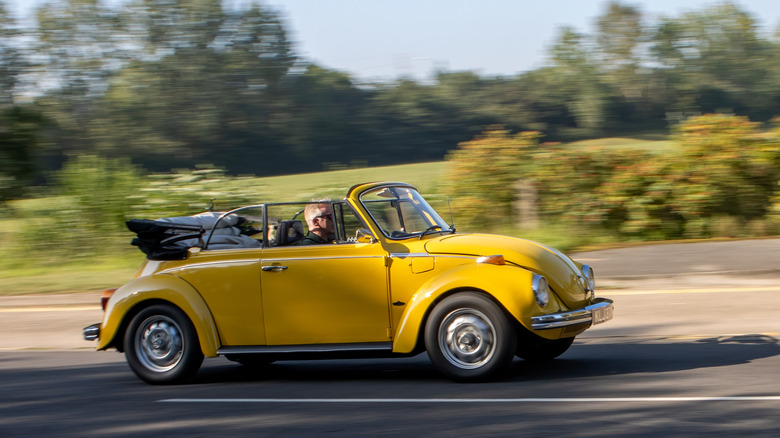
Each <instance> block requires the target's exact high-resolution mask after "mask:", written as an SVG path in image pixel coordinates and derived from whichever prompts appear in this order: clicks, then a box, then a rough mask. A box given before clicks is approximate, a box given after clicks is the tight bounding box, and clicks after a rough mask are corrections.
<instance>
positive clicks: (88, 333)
mask: <svg viewBox="0 0 780 438" xmlns="http://www.w3.org/2000/svg"><path fill="white" fill-rule="evenodd" d="M84 339H85V340H87V341H94V340H95V339H100V323H99V322H96V323H95V324H92V325H90V326H87V327H84Z"/></svg>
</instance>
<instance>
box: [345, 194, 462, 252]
mask: <svg viewBox="0 0 780 438" xmlns="http://www.w3.org/2000/svg"><path fill="white" fill-rule="evenodd" d="M360 202H361V203H362V204H363V206H364V207H365V208H366V210H368V212H369V214H371V217H372V218H373V219H374V221H375V222H376V223H377V225H379V227H380V228H381V229H382V233H384V235H385V236H387V237H390V238H394V239H404V238H408V237H411V236H415V235H416V236H422V235H423V234H425V233H426V232H448V233H449V232H454V230H453V229H452V228H451V227H450V226H449V225H447V222H445V221H444V219H442V218H441V217H440V216H439V215H438V213H436V211H435V210H434V209H433V208H432V207H431V206H430V205H428V203H427V202H426V201H425V199H423V197H422V196H420V194H419V193H417V191H416V190H414V189H412V188H409V187H379V188H376V189H374V190H371V191H368V192H365V193H363V194H362V195H361V196H360Z"/></svg>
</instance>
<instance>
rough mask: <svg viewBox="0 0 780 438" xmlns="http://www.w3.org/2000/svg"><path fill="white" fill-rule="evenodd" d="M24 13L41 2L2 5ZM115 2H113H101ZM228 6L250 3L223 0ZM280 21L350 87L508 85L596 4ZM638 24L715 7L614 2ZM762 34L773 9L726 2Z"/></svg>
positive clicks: (340, 7) (590, 18)
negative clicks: (492, 81) (436, 82)
mask: <svg viewBox="0 0 780 438" xmlns="http://www.w3.org/2000/svg"><path fill="white" fill-rule="evenodd" d="M2 1H5V2H6V3H7V4H8V5H9V9H10V10H11V11H13V12H14V13H17V14H24V13H25V12H26V11H29V10H31V8H32V7H33V6H34V5H37V4H42V3H43V2H44V0H2ZM107 1H108V2H109V3H116V2H117V1H121V0H107ZM225 1H226V2H227V3H229V4H230V5H241V4H246V3H248V2H249V1H251V0H225ZM261 3H262V4H264V5H266V6H269V7H271V8H273V9H275V10H277V11H278V12H280V13H281V15H282V18H283V20H284V21H285V23H286V28H287V29H288V31H289V37H290V39H291V40H292V41H293V42H294V44H295V46H294V47H295V51H296V54H297V55H298V56H300V57H303V58H305V59H306V60H309V61H312V62H314V63H316V64H317V65H320V66H322V67H325V68H329V69H334V70H339V71H343V72H346V73H349V74H350V75H352V76H353V78H355V79H356V80H358V81H375V80H377V81H387V80H393V79H395V78H398V77H402V76H407V77H411V78H414V79H417V80H425V79H429V78H431V77H433V75H434V74H435V72H436V71H437V70H439V71H440V70H444V71H473V72H475V73H477V74H479V75H481V76H513V75H516V74H518V73H522V72H524V71H529V70H534V69H537V68H539V67H541V66H543V65H544V63H545V61H546V59H547V58H546V57H547V53H548V49H549V47H550V46H551V45H552V44H553V43H554V41H555V38H556V35H557V32H558V30H559V29H560V28H561V27H563V26H569V27H572V28H574V29H575V30H576V31H578V32H580V33H587V34H592V33H594V30H595V21H596V18H597V17H598V16H600V15H602V14H603V13H604V12H605V10H606V7H607V4H608V2H607V1H606V0H546V1H545V0H533V1H529V0H262V1H261ZM621 3H622V4H626V5H633V6H636V7H638V8H639V9H640V10H641V11H642V12H643V13H644V14H645V15H646V16H647V17H648V18H650V19H653V18H657V17H660V16H667V17H678V16H680V15H682V14H683V13H685V12H689V11H700V10H702V9H704V8H705V7H708V6H713V5H716V4H718V3H721V2H720V1H718V0H633V1H631V0H623V1H621ZM732 3H735V4H737V5H738V6H740V7H741V8H742V9H743V10H746V11H747V12H749V13H750V14H751V15H752V16H753V17H754V19H755V20H756V21H757V24H758V25H759V26H760V29H761V30H762V31H763V32H766V33H767V35H771V34H773V33H774V31H775V30H777V29H778V28H779V27H780V0H734V1H732Z"/></svg>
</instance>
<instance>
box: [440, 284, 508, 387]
mask: <svg viewBox="0 0 780 438" xmlns="http://www.w3.org/2000/svg"><path fill="white" fill-rule="evenodd" d="M516 339H517V335H516V333H515V331H514V329H513V328H512V326H511V324H510V322H509V321H508V319H507V317H506V316H505V315H504V312H503V311H502V310H501V308H500V307H499V306H498V305H497V304H496V303H494V302H493V301H492V300H490V299H489V298H487V297H486V296H484V295H481V294H479V293H459V294H456V295H452V296H449V297H447V298H445V299H444V300H443V301H442V302H441V303H439V304H438V305H436V307H434V309H433V311H432V312H431V314H430V316H429V317H428V321H427V323H426V325H425V348H426V350H427V351H428V356H429V357H430V358H431V361H432V362H433V364H434V365H435V366H436V368H438V369H439V371H441V372H442V373H443V374H444V375H446V376H448V377H450V378H451V379H453V380H457V381H479V380H486V379H488V378H490V377H492V376H495V375H496V374H497V373H499V372H500V371H502V370H503V369H504V368H506V367H507V366H508V365H509V363H511V361H512V358H513V357H514V349H515V345H516V343H517V341H516Z"/></svg>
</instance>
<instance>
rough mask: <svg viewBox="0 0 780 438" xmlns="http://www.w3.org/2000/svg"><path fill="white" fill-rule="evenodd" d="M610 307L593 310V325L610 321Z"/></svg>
mask: <svg viewBox="0 0 780 438" xmlns="http://www.w3.org/2000/svg"><path fill="white" fill-rule="evenodd" d="M613 309H614V308H613V307H612V306H605V307H599V308H597V309H593V313H592V318H593V324H594V325H596V324H601V323H602V322H607V321H609V320H610V319H612V311H613Z"/></svg>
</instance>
